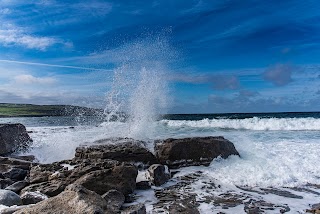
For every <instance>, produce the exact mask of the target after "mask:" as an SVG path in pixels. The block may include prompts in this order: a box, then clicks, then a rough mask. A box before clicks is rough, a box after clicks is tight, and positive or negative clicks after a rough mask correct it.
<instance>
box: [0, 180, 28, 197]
mask: <svg viewBox="0 0 320 214" xmlns="http://www.w3.org/2000/svg"><path fill="white" fill-rule="evenodd" d="M28 185H29V182H28V181H18V182H15V183H14V184H11V185H10V186H8V187H6V188H5V189H6V190H10V191H12V192H15V193H17V194H19V193H20V191H21V190H22V189H23V188H25V187H26V186H28Z"/></svg>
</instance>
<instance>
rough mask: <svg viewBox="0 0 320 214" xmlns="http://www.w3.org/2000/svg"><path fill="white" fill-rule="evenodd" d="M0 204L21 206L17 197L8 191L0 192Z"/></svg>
mask: <svg viewBox="0 0 320 214" xmlns="http://www.w3.org/2000/svg"><path fill="white" fill-rule="evenodd" d="M0 204H1V205H5V206H8V207H10V206H13V205H22V200H21V198H20V196H19V195H17V194H16V193H14V192H12V191H10V190H3V189H1V190H0Z"/></svg>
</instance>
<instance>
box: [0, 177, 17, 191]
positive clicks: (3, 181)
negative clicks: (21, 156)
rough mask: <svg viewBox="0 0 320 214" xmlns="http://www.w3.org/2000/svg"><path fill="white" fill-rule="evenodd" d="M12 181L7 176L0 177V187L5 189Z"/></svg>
mask: <svg viewBox="0 0 320 214" xmlns="http://www.w3.org/2000/svg"><path fill="white" fill-rule="evenodd" d="M13 183H14V181H12V180H10V179H8V178H5V179H1V178H0V189H5V188H7V187H8V186H10V185H11V184H13Z"/></svg>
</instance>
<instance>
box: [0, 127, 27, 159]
mask: <svg viewBox="0 0 320 214" xmlns="http://www.w3.org/2000/svg"><path fill="white" fill-rule="evenodd" d="M31 142H32V140H31V138H30V137H29V135H28V133H27V131H26V127H25V126H24V125H22V124H20V123H17V124H0V155H5V154H10V153H13V152H15V151H18V150H23V149H26V148H28V147H29V145H30V143H31Z"/></svg>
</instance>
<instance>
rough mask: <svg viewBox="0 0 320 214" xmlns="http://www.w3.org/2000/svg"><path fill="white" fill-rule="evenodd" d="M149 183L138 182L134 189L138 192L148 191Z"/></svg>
mask: <svg viewBox="0 0 320 214" xmlns="http://www.w3.org/2000/svg"><path fill="white" fill-rule="evenodd" d="M150 188H151V186H150V183H149V181H140V182H137V183H136V189H138V190H147V189H150Z"/></svg>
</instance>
